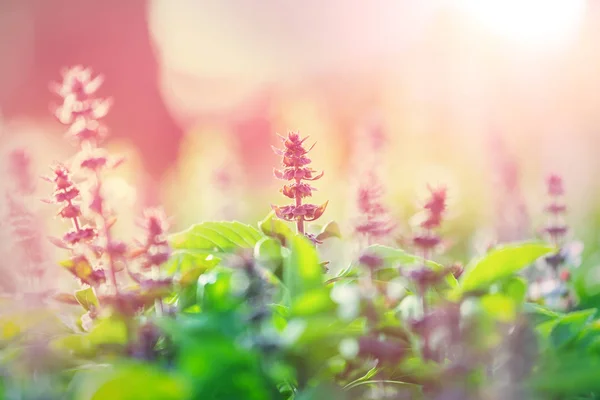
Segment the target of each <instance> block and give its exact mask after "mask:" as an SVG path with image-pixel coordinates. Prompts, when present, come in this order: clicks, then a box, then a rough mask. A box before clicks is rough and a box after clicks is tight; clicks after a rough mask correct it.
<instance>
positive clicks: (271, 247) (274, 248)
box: [254, 237, 283, 271]
mask: <svg viewBox="0 0 600 400" xmlns="http://www.w3.org/2000/svg"><path fill="white" fill-rule="evenodd" d="M254 258H255V259H256V260H257V261H258V262H259V263H261V264H263V265H265V266H267V267H268V268H269V269H270V270H271V271H274V270H276V269H277V268H278V267H279V266H280V265H281V263H282V261H283V257H282V255H281V243H280V242H279V241H278V240H275V239H273V238H270V237H263V238H262V239H260V240H259V241H258V242H257V243H256V246H254Z"/></svg>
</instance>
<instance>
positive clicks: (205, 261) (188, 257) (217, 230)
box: [165, 221, 263, 273]
mask: <svg viewBox="0 0 600 400" xmlns="http://www.w3.org/2000/svg"><path fill="white" fill-rule="evenodd" d="M262 237H263V235H262V234H261V233H260V232H259V231H258V230H257V229H256V228H254V227H252V226H250V225H244V224H242V223H240V222H237V221H234V222H203V223H200V224H196V225H192V226H191V227H190V228H188V229H186V230H185V231H183V232H179V233H176V234H173V235H171V236H170V237H169V243H170V244H171V247H172V248H173V250H174V251H173V254H172V256H171V259H170V260H169V262H168V263H167V265H166V266H165V269H166V271H168V272H170V273H174V272H177V271H180V272H185V271H187V270H189V269H193V268H200V269H202V272H204V271H208V270H210V269H211V268H213V267H214V266H215V265H217V264H218V263H219V261H220V259H221V258H222V257H223V256H224V255H225V254H229V253H234V252H236V251H238V250H239V249H252V248H254V246H255V245H256V243H257V242H258V241H259V240H260V239H261V238H262Z"/></svg>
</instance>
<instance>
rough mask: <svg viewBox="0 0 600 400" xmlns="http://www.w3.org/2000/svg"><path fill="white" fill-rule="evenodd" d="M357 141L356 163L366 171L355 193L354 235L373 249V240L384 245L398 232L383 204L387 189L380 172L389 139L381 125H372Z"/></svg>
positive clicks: (361, 173) (362, 172)
mask: <svg viewBox="0 0 600 400" xmlns="http://www.w3.org/2000/svg"><path fill="white" fill-rule="evenodd" d="M363 132H364V133H363V134H362V135H360V136H359V137H358V138H357V139H358V140H356V146H357V149H356V150H355V157H356V163H357V164H358V165H360V166H362V168H363V169H364V170H363V171H359V173H360V175H361V179H360V181H359V184H358V188H357V193H356V205H357V211H358V217H357V218H356V221H355V222H354V232H355V233H356V234H357V235H358V236H359V237H362V238H363V239H366V240H365V241H366V244H367V245H371V244H372V241H373V240H377V241H378V243H381V242H382V240H383V239H384V238H386V237H387V236H389V235H390V234H391V232H392V231H393V230H394V229H395V228H396V224H395V223H394V222H393V221H392V218H391V217H390V214H389V211H388V209H387V207H385V205H384V203H383V196H384V194H385V193H384V187H383V185H382V183H381V179H380V176H379V174H378V171H377V165H378V164H379V163H380V161H381V153H382V152H383V147H384V145H385V143H386V142H387V136H386V135H385V132H384V130H383V128H382V126H381V125H380V124H379V123H375V124H369V126H367V129H364V131H363Z"/></svg>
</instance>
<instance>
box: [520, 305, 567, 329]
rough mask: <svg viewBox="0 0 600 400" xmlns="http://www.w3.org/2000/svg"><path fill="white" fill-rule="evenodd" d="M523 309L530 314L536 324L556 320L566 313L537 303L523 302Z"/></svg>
mask: <svg viewBox="0 0 600 400" xmlns="http://www.w3.org/2000/svg"><path fill="white" fill-rule="evenodd" d="M523 311H524V312H525V313H526V314H527V315H529V318H531V319H532V321H533V323H534V324H535V325H538V324H541V323H543V322H546V321H552V320H556V319H558V318H561V317H562V316H563V315H564V314H561V313H557V312H556V311H552V310H550V309H548V308H545V307H543V306H541V305H539V304H536V303H525V304H523Z"/></svg>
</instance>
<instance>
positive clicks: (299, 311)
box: [291, 289, 335, 317]
mask: <svg viewBox="0 0 600 400" xmlns="http://www.w3.org/2000/svg"><path fill="white" fill-rule="evenodd" d="M334 307H335V303H334V302H333V300H331V297H330V296H329V292H328V291H327V290H322V289H316V290H311V291H309V292H305V293H303V294H301V295H300V296H298V297H296V299H295V301H294V303H293V305H292V309H291V315H293V316H295V317H297V316H307V315H311V314H318V313H322V312H324V311H327V310H333V309H334Z"/></svg>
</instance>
